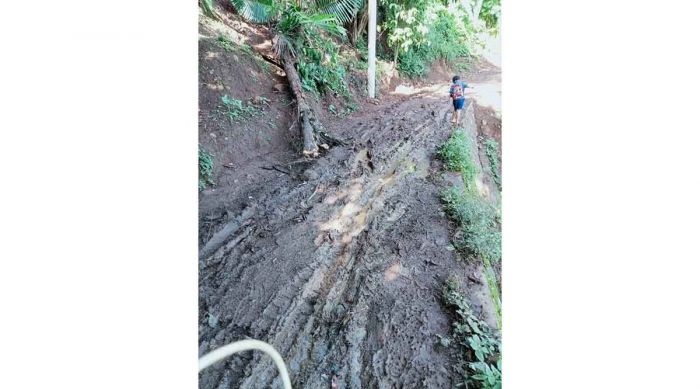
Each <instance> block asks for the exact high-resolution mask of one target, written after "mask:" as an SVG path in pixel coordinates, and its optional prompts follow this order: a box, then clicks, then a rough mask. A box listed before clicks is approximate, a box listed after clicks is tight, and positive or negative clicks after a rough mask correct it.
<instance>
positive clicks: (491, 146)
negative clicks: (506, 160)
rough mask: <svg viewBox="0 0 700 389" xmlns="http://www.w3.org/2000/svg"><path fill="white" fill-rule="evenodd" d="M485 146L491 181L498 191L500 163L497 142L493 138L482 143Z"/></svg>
mask: <svg viewBox="0 0 700 389" xmlns="http://www.w3.org/2000/svg"><path fill="white" fill-rule="evenodd" d="M484 145H485V146H486V157H488V159H489V164H490V165H491V173H492V174H493V179H494V181H496V185H498V190H502V188H501V161H500V159H499V158H498V142H496V140H495V139H493V138H488V139H487V140H486V142H484Z"/></svg>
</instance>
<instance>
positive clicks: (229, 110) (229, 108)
mask: <svg viewBox="0 0 700 389" xmlns="http://www.w3.org/2000/svg"><path fill="white" fill-rule="evenodd" d="M221 102H222V103H223V106H222V111H221V112H222V113H223V114H224V115H226V116H227V117H228V118H229V120H230V121H231V124H233V123H234V122H240V121H241V120H243V119H247V118H251V117H253V116H255V115H256V114H257V113H258V108H257V107H255V106H253V105H251V104H243V102H242V101H241V100H237V99H232V98H230V97H229V96H228V95H223V96H221Z"/></svg>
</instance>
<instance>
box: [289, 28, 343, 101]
mask: <svg viewBox="0 0 700 389" xmlns="http://www.w3.org/2000/svg"><path fill="white" fill-rule="evenodd" d="M297 70H299V77H300V78H301V84H302V87H303V88H304V89H305V90H308V91H314V92H318V93H320V94H325V93H326V91H327V90H331V91H333V92H335V93H340V94H341V95H343V96H345V97H346V98H349V97H350V90H349V89H348V85H347V82H346V80H345V79H346V70H345V67H344V66H343V65H342V63H341V59H340V56H339V48H338V45H337V44H335V43H334V42H333V41H332V40H330V39H328V38H324V37H323V36H321V35H315V36H311V37H309V40H308V43H307V45H306V46H305V47H302V48H301V50H300V55H299V56H298V57H297Z"/></svg>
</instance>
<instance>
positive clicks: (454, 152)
mask: <svg viewBox="0 0 700 389" xmlns="http://www.w3.org/2000/svg"><path fill="white" fill-rule="evenodd" d="M438 156H439V157H440V159H442V160H443V161H444V162H445V167H446V168H447V170H451V171H456V172H460V173H462V179H463V180H464V185H465V186H466V188H467V191H469V192H475V191H476V188H475V184H474V179H475V177H476V172H477V168H476V165H475V164H474V160H473V158H472V152H471V141H470V140H469V137H467V134H466V133H465V132H464V130H463V129H457V130H456V131H454V132H453V133H452V135H451V136H450V138H449V139H448V140H447V142H446V143H445V144H444V145H442V147H440V149H439V150H438Z"/></svg>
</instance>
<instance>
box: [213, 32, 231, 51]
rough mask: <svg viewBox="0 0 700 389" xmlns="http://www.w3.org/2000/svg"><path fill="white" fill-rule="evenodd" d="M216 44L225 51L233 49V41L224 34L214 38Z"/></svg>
mask: <svg viewBox="0 0 700 389" xmlns="http://www.w3.org/2000/svg"><path fill="white" fill-rule="evenodd" d="M216 44H217V46H219V47H221V48H222V49H224V50H226V51H233V50H234V46H235V43H233V41H232V40H231V39H229V38H228V37H227V36H226V35H219V37H218V38H216Z"/></svg>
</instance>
